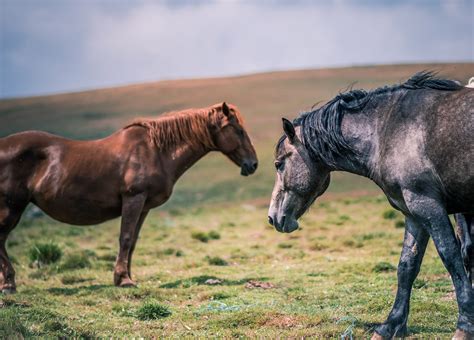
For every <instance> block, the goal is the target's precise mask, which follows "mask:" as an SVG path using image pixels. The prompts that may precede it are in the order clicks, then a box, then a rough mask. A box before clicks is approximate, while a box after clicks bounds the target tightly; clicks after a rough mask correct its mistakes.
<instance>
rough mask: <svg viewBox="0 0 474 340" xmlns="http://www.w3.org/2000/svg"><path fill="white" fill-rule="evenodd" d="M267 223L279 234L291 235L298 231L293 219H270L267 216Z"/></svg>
mask: <svg viewBox="0 0 474 340" xmlns="http://www.w3.org/2000/svg"><path fill="white" fill-rule="evenodd" d="M268 223H270V224H271V225H272V226H274V227H275V229H276V230H277V231H279V232H280V233H291V232H293V231H295V230H296V229H298V227H299V225H298V221H297V220H295V219H294V218H288V217H287V216H285V215H283V216H282V217H281V218H280V219H278V217H276V216H275V217H274V218H273V217H271V216H268Z"/></svg>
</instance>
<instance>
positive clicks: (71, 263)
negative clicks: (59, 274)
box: [60, 252, 91, 270]
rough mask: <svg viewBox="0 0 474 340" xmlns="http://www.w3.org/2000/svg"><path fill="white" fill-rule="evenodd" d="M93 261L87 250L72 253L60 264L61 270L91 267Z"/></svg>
mask: <svg viewBox="0 0 474 340" xmlns="http://www.w3.org/2000/svg"><path fill="white" fill-rule="evenodd" d="M90 266H91V262H90V260H89V256H88V255H87V253H86V252H80V253H72V254H69V255H68V256H66V258H65V259H64V261H63V263H62V264H61V266H60V270H74V269H83V268H90Z"/></svg>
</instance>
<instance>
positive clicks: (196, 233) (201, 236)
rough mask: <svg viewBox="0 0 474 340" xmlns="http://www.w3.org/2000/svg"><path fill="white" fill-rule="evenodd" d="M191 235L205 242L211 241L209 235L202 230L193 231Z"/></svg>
mask: <svg viewBox="0 0 474 340" xmlns="http://www.w3.org/2000/svg"><path fill="white" fill-rule="evenodd" d="M191 237H192V238H193V239H195V240H198V241H201V242H203V243H207V242H208V241H209V236H208V235H207V234H206V233H204V232H202V231H193V232H192V233H191Z"/></svg>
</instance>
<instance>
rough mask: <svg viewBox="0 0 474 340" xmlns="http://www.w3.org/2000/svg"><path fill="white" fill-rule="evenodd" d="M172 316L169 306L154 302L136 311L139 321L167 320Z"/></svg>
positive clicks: (143, 305)
mask: <svg viewBox="0 0 474 340" xmlns="http://www.w3.org/2000/svg"><path fill="white" fill-rule="evenodd" d="M170 315H171V311H170V309H169V308H168V307H167V306H164V305H161V304H159V303H157V302H156V301H153V300H149V301H146V302H145V303H144V304H142V305H141V306H140V307H139V308H138V309H137V311H136V317H137V319H139V320H155V319H161V318H166V317H168V316H170Z"/></svg>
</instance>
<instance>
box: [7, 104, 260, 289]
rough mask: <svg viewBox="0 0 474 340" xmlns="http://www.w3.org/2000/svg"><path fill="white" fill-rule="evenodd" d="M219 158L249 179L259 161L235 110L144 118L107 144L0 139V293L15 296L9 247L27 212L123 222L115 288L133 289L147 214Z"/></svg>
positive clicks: (25, 135) (83, 221)
mask: <svg viewBox="0 0 474 340" xmlns="http://www.w3.org/2000/svg"><path fill="white" fill-rule="evenodd" d="M211 151H220V152H222V153H223V154H224V155H226V156H227V157H228V158H229V159H230V160H232V162H234V163H235V164H236V165H238V166H239V167H240V168H241V174H242V175H244V176H247V175H250V174H252V173H254V172H255V170H256V169H257V164H258V163H257V155H256V152H255V149H254V147H253V145H252V143H251V141H250V138H249V136H248V134H247V132H246V130H245V129H244V126H243V120H242V116H241V114H240V112H239V110H238V109H237V107H236V106H234V105H227V104H226V103H222V104H216V105H214V106H211V107H208V108H204V109H189V110H185V111H180V112H174V113H170V114H166V115H163V116H160V117H158V118H156V119H140V120H137V121H135V122H133V123H131V124H129V125H127V126H126V127H124V128H122V129H120V130H119V131H117V132H115V133H114V134H112V135H111V136H109V137H106V138H104V139H100V140H92V141H74V140H70V139H65V138H62V137H58V136H55V135H51V134H48V133H45V132H38V131H28V132H22V133H17V134H13V135H10V136H8V137H5V138H0V266H1V270H2V274H3V286H2V291H3V292H4V293H12V292H14V291H15V289H16V285H15V271H14V269H13V267H12V264H11V262H10V260H9V258H8V255H7V252H6V249H5V243H6V240H7V237H8V234H9V233H10V232H11V231H12V230H13V228H15V226H16V225H17V223H18V221H19V219H20V217H21V215H22V213H23V211H24V209H25V207H26V206H27V205H28V203H30V202H31V203H33V204H35V205H37V206H38V207H40V208H41V209H42V210H43V211H44V212H45V213H46V214H48V215H49V216H51V217H52V218H54V219H56V220H58V221H61V222H65V223H69V224H75V225H91V224H97V223H101V222H104V221H107V220H110V219H112V218H115V217H118V216H122V220H121V228H120V239H119V245H120V247H119V253H118V256H117V260H116V263H115V270H114V283H115V285H116V286H121V287H124V286H133V285H135V283H134V282H133V281H132V278H131V269H130V267H131V262H132V254H133V251H134V249H135V244H136V241H137V238H138V234H139V232H140V228H141V226H142V224H143V221H144V220H145V218H146V216H147V214H148V212H149V210H150V209H152V208H154V207H157V206H159V205H161V204H163V203H164V202H166V201H167V200H168V198H169V197H170V195H171V192H172V190H173V186H174V184H175V183H176V181H177V180H178V178H179V177H180V176H181V175H182V174H183V173H184V172H185V171H186V170H188V169H189V168H190V167H191V166H192V165H193V164H194V163H196V162H197V161H198V160H199V159H200V158H202V157H203V156H205V155H206V154H207V153H209V152H211Z"/></svg>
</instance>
